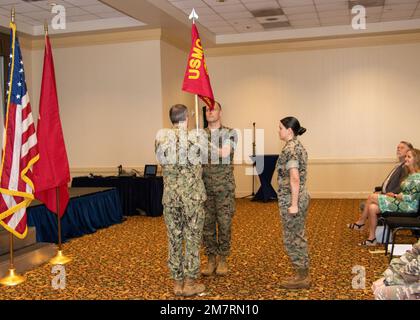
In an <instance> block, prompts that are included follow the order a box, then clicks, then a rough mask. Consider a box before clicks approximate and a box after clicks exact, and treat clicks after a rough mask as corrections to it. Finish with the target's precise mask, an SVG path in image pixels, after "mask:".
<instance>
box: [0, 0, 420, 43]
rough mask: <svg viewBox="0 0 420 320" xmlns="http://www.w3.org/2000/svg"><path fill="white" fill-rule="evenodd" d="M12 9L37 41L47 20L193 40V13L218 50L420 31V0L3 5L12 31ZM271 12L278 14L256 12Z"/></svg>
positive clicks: (2, 17)
mask: <svg viewBox="0 0 420 320" xmlns="http://www.w3.org/2000/svg"><path fill="white" fill-rule="evenodd" d="M350 2H351V3H353V2H361V3H364V4H367V3H370V4H372V3H373V4H374V6H367V8H366V9H367V29H366V30H354V29H352V27H351V20H352V18H353V15H352V13H351V9H350V7H351V6H350V5H349V3H350ZM52 3H55V4H59V5H63V6H64V7H65V8H66V22H67V24H66V29H65V30H54V29H53V28H52V27H51V20H52V18H53V17H54V16H55V14H54V13H51V4H52ZM378 4H379V5H378ZM12 7H14V8H15V10H16V23H17V25H18V31H20V32H23V33H26V34H30V35H33V36H38V35H42V34H43V33H44V28H43V24H44V21H45V20H47V21H49V24H50V29H49V31H50V33H51V34H54V33H76V32H85V31H94V30H106V29H118V28H127V27H141V26H144V27H145V28H159V27H163V28H167V29H168V28H169V29H171V31H172V36H179V35H183V34H185V37H188V36H189V34H188V32H187V31H186V28H190V24H191V22H190V21H189V20H188V15H189V13H190V12H191V10H192V8H195V9H196V11H197V13H198V15H199V20H198V23H199V24H200V25H201V26H200V34H201V36H203V35H204V36H206V37H207V39H209V41H211V42H212V45H218V44H235V43H246V42H260V41H278V40H285V39H299V38H315V37H328V36H334V37H337V36H345V35H354V34H360V33H380V32H390V31H407V30H420V0H225V1H223V2H219V0H101V1H98V0H35V1H34V0H25V1H24V0H0V25H1V26H3V27H8V26H9V21H10V11H11V8H12ZM265 10H277V12H276V14H275V16H274V17H270V16H266V14H257V13H256V12H255V11H265ZM271 18H274V20H273V21H268V20H270V19H271ZM175 22H176V23H175ZM275 23H277V24H279V23H281V24H283V25H284V26H278V25H277V26H276V25H275ZM270 26H272V27H274V28H270Z"/></svg>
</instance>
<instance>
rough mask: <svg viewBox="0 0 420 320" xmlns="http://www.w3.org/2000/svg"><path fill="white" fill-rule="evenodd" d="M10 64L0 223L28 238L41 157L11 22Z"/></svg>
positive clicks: (0, 182)
mask: <svg viewBox="0 0 420 320" xmlns="http://www.w3.org/2000/svg"><path fill="white" fill-rule="evenodd" d="M10 28H11V33H10V44H11V48H10V64H9V82H8V90H7V106H6V112H7V113H6V119H5V130H4V134H5V136H4V137H3V154H2V162H1V168H0V193H1V194H0V224H1V225H2V226H3V227H4V228H5V229H6V230H8V231H9V232H11V233H13V234H14V235H15V236H16V237H18V238H20V239H23V238H25V236H26V234H27V231H28V227H27V223H26V221H27V219H26V207H27V206H29V204H30V203H31V201H32V200H33V199H34V195H33V191H34V183H33V182H32V172H31V169H32V166H33V164H34V163H35V162H36V161H38V158H39V155H38V148H37V137H36V133H35V125H34V121H33V118H32V111H31V104H30V102H29V95H28V91H27V88H26V81H25V71H24V69H23V61H22V55H21V51H20V46H19V40H18V37H17V36H16V25H15V24H14V22H12V23H10Z"/></svg>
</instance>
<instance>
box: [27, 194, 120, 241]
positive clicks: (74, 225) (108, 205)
mask: <svg viewBox="0 0 420 320" xmlns="http://www.w3.org/2000/svg"><path fill="white" fill-rule="evenodd" d="M69 194H70V200H69V203H68V206H67V209H66V211H65V212H64V215H63V216H62V218H61V232H62V242H66V241H68V240H69V239H71V238H76V237H81V236H83V235H85V234H91V233H94V232H95V231H96V230H98V229H102V228H106V227H109V226H111V225H114V224H117V223H121V222H122V220H123V213H122V207H121V202H120V198H119V195H118V192H117V190H116V189H115V188H113V189H111V188H71V189H69ZM27 217H28V226H31V227H35V228H36V240H37V242H50V243H57V242H58V223H57V215H56V214H55V213H53V212H51V211H50V210H48V209H47V207H46V206H45V205H44V204H42V203H41V202H39V201H37V200H34V201H32V203H31V205H30V206H29V207H28V209H27Z"/></svg>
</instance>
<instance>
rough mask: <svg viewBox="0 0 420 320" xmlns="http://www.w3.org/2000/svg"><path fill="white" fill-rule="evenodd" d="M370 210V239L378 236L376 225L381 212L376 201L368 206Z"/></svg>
mask: <svg viewBox="0 0 420 320" xmlns="http://www.w3.org/2000/svg"><path fill="white" fill-rule="evenodd" d="M368 212H369V238H368V239H369V240H373V239H375V237H376V226H377V225H378V214H379V213H380V210H379V206H378V204H376V203H371V204H370V205H369V207H368Z"/></svg>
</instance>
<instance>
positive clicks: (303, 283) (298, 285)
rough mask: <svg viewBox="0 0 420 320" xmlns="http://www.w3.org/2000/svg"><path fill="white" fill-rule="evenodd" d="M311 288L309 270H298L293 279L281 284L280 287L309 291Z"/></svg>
mask: <svg viewBox="0 0 420 320" xmlns="http://www.w3.org/2000/svg"><path fill="white" fill-rule="evenodd" d="M310 286H311V277H310V275H309V269H298V270H297V275H296V277H295V278H294V279H292V280H289V281H285V282H282V283H281V284H280V287H281V288H283V289H309V288H310Z"/></svg>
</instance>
